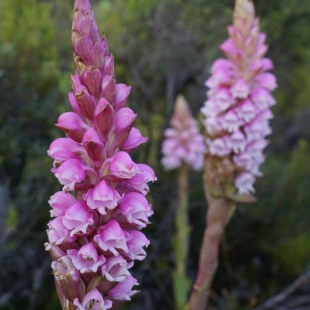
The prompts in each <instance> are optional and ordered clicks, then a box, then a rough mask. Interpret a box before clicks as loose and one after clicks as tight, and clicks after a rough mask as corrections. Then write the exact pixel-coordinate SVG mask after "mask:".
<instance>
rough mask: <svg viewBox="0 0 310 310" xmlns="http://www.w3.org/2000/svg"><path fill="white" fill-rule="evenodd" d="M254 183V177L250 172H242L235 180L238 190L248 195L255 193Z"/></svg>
mask: <svg viewBox="0 0 310 310" xmlns="http://www.w3.org/2000/svg"><path fill="white" fill-rule="evenodd" d="M254 182H255V177H254V175H253V174H251V173H248V172H242V173H241V174H240V175H238V177H237V178H236V179H235V185H236V187H237V188H238V191H239V193H240V194H248V193H249V192H254V187H253V184H254Z"/></svg>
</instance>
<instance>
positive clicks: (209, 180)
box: [190, 0, 277, 310]
mask: <svg viewBox="0 0 310 310" xmlns="http://www.w3.org/2000/svg"><path fill="white" fill-rule="evenodd" d="M228 33H229V38H228V39H227V40H226V41H225V42H224V43H223V44H222V45H221V50H222V52H223V53H224V54H225V55H226V57H227V58H226V59H218V60H216V61H215V62H214V64H213V66H212V68H211V77H210V78H209V79H208V80H207V81H206V85H207V86H208V87H209V88H210V90H209V91H208V100H207V101H206V102H205V105H204V107H203V108H202V109H201V111H202V113H203V114H204V116H205V120H204V125H205V134H206V141H207V152H206V155H205V159H204V172H205V173H204V189H205V194H206V198H207V201H208V207H209V208H208V212H207V228H206V230H205V233H204V237H203V244H202V248H201V254H200V261H199V269H198V276H197V279H196V282H195V285H194V287H193V291H192V294H191V297H190V306H191V309H194V310H200V309H201V310H202V309H205V308H206V305H207V302H208V298H209V292H210V288H211V284H212V280H213V277H214V274H215V272H216V269H217V265H218V249H219V244H220V241H221V238H222V235H223V233H224V230H225V227H226V225H227V224H228V222H229V220H230V218H231V216H232V215H233V213H234V211H235V208H236V202H253V201H255V197H254V196H253V195H252V194H251V193H253V192H254V187H253V184H254V182H255V180H256V178H257V177H260V176H261V175H262V173H261V172H260V171H259V166H260V165H261V164H262V163H263V162H264V159H265V158H264V155H263V153H262V152H263V149H264V148H265V147H266V145H267V141H266V139H265V136H266V135H268V134H270V133H271V129H270V126H269V120H270V119H271V118H272V117H273V114H272V112H271V110H270V107H271V106H272V105H274V104H275V99H274V98H273V96H272V95H271V94H270V91H272V90H274V89H275V88H276V87H277V84H276V78H275V77H274V75H273V74H271V73H269V72H267V71H269V70H270V69H273V64H272V62H271V60H270V59H268V58H265V57H264V55H265V53H266V52H267V49H268V47H267V46H266V45H265V44H264V41H265V38H266V36H265V34H263V33H261V32H260V30H259V20H258V18H256V17H255V12H254V6H253V3H252V2H250V1H248V0H237V1H236V6H235V12H234V23H233V25H231V26H229V27H228Z"/></svg>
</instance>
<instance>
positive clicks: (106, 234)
mask: <svg viewBox="0 0 310 310" xmlns="http://www.w3.org/2000/svg"><path fill="white" fill-rule="evenodd" d="M97 233H98V234H97V235H95V237H94V240H95V241H96V242H97V243H98V246H99V247H100V249H102V250H103V251H110V252H111V253H113V255H115V256H117V255H119V252H118V251H117V249H118V250H122V251H125V252H128V248H127V245H126V238H125V235H124V231H123V230H122V229H121V227H120V226H119V224H118V222H117V221H115V220H110V221H109V222H108V223H107V224H105V225H103V226H101V227H99V228H98V229H97Z"/></svg>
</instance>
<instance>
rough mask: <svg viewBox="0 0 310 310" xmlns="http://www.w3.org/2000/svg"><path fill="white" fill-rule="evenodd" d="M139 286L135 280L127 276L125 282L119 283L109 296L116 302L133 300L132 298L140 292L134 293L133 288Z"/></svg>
mask: <svg viewBox="0 0 310 310" xmlns="http://www.w3.org/2000/svg"><path fill="white" fill-rule="evenodd" d="M138 284H139V283H138V282H137V280H136V279H135V278H133V277H131V276H127V277H126V278H125V280H123V281H122V282H119V283H118V284H117V285H116V286H115V287H114V288H113V289H112V290H110V291H109V293H108V294H109V296H110V297H111V298H112V299H114V300H131V298H130V297H131V296H132V295H134V294H136V293H138V291H132V288H133V286H135V285H138Z"/></svg>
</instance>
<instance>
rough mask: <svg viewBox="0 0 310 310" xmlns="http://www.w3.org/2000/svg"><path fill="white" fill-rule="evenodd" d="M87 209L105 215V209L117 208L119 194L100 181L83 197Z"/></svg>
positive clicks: (103, 181)
mask: <svg viewBox="0 0 310 310" xmlns="http://www.w3.org/2000/svg"><path fill="white" fill-rule="evenodd" d="M83 198H84V199H85V200H86V201H87V205H88V206H89V208H91V209H93V210H95V209H96V210H98V212H99V213H100V214H103V215H105V214H107V209H108V211H109V210H113V209H115V208H116V207H117V205H118V202H119V200H120V199H121V196H120V194H119V193H118V192H117V191H116V190H115V189H114V188H111V187H110V186H109V185H108V183H107V182H106V181H105V180H101V181H100V183H98V184H97V185H96V186H95V188H94V189H92V188H91V189H89V190H88V191H87V194H85V195H84V196H83Z"/></svg>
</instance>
